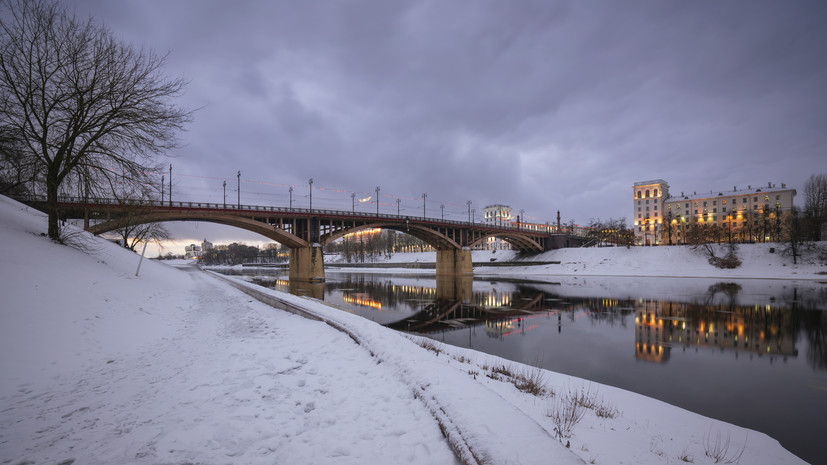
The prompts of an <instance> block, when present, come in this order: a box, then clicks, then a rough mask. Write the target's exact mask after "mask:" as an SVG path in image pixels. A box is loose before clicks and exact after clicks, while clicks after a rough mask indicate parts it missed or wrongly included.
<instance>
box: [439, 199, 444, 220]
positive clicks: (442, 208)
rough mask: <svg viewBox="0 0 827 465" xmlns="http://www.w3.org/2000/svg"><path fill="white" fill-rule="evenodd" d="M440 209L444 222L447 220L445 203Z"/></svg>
mask: <svg viewBox="0 0 827 465" xmlns="http://www.w3.org/2000/svg"><path fill="white" fill-rule="evenodd" d="M439 209H440V210H442V213H440V217H441V218H442V220H443V221H444V220H445V204H444V203H443V204H442V205H440V206H439Z"/></svg>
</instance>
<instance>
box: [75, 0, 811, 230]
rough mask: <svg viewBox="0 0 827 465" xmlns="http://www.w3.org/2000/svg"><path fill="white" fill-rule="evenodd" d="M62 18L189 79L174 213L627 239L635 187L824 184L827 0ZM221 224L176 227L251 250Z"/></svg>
mask: <svg viewBox="0 0 827 465" xmlns="http://www.w3.org/2000/svg"><path fill="white" fill-rule="evenodd" d="M64 3H65V4H66V6H67V7H68V8H69V9H70V10H71V11H74V13H75V14H76V15H78V16H80V17H86V16H89V15H91V16H93V17H94V18H95V19H96V20H98V21H100V22H102V23H103V24H105V25H106V26H107V27H109V28H110V29H111V31H112V32H113V33H114V34H115V35H116V36H117V37H119V38H120V39H122V40H123V41H125V42H127V43H130V44H132V45H134V46H136V47H144V48H146V49H152V50H154V51H157V52H160V53H167V52H168V53H169V55H168V58H167V64H166V67H165V70H166V72H167V74H168V75H169V76H170V77H172V78H174V77H179V76H182V77H184V78H185V79H187V80H188V81H189V84H188V86H187V89H186V93H185V94H184V95H183V96H181V97H180V98H179V99H178V100H176V101H175V103H176V104H178V105H181V106H183V107H186V108H189V109H193V110H195V113H194V115H193V121H192V122H191V123H190V124H189V125H188V126H187V130H186V132H184V133H182V134H181V135H180V142H181V147H180V148H178V149H175V150H174V151H172V152H170V153H169V154H168V157H169V160H168V161H169V162H170V163H171V164H172V165H173V175H172V176H173V200H195V201H207V202H223V198H224V195H225V188H224V186H223V183H224V182H225V181H226V183H227V185H226V197H227V201H228V202H229V203H234V202H237V201H238V198H239V196H240V199H241V203H242V204H254V205H274V206H288V204H289V203H290V193H289V186H293V188H294V190H293V193H292V206H294V207H305V208H306V207H308V206H309V201H310V199H309V191H310V184H309V179H311V178H312V179H313V180H314V182H313V185H312V188H313V206H314V208H330V209H344V210H350V209H351V208H355V209H356V210H362V211H375V209H376V203H375V201H376V198H375V195H376V191H375V188H376V187H377V186H378V187H380V191H379V193H380V196H379V209H380V212H383V213H396V212H397V208H399V211H400V212H401V213H402V214H417V215H419V214H421V213H422V210H423V197H422V195H423V193H426V194H427V197H426V198H425V210H426V214H427V215H428V216H433V217H439V216H440V215H442V214H443V213H444V216H445V218H450V219H467V216H468V211H467V210H468V206H467V201H469V200H470V201H471V202H472V205H471V208H473V209H474V210H475V213H474V216H475V218H477V219H478V218H479V217H480V216H481V215H482V209H483V207H484V206H486V205H490V204H506V205H509V206H511V207H512V209H513V211H514V213H515V214H516V213H518V212H520V211H521V210H524V211H525V213H524V217H525V219H526V220H529V221H536V222H539V223H543V222H546V221H549V222H554V221H556V215H557V211H558V210H559V211H560V215H561V217H562V221H563V222H568V221H570V220H575V221H576V222H577V223H580V224H587V223H588V222H589V221H590V219H593V218H602V219H606V218H610V217H611V218H620V217H625V218H626V220H627V224H630V223H631V222H632V221H633V219H632V214H633V213H632V208H633V207H632V185H633V184H634V183H635V182H637V181H645V180H650V179H663V180H666V181H667V182H668V183H669V185H670V187H671V191H672V193H673V194H674V193H678V192H680V191H687V192H688V191H698V192H703V191H707V190H709V191H712V190H715V191H716V192H717V191H719V190H721V189H724V188H727V189H729V188H731V187H732V186H743V187H745V186H747V185H753V186H755V185H765V184H767V183H768V182H773V183H777V184H778V185H780V184H781V183H786V184H787V185H788V186H790V187H793V188H795V189H797V190H798V193H799V196H798V197H799V198H798V200H797V203H799V204H800V203H801V199H802V197H803V195H802V194H803V186H804V182H805V181H806V179H807V178H808V177H809V176H810V175H811V174H813V173H823V172H827V156H825V154H827V130H825V128H827V85H825V83H826V82H827V59H825V58H827V28H824V27H823V25H824V23H825V22H826V21H827V4H825V3H824V2H820V1H789V2H778V1H774V0H770V1H764V0H757V1H754V0H750V1H729V2H714V1H697V2H660V1H629V2H611V1H602V2H600V1H593V2H579V1H553V0H549V1H545V0H544V1H536V2H535V1H513V2H512V1H509V2H503V1H474V2H458V1H456V2H445V1H438V0H434V1H387V2H386V1H381V2H380V1H373V2H367V1H359V0H353V1H303V2H294V1H269V0H268V1H238V2H224V1H194V0H192V1H174V2H170V1H167V0H164V1H160V0H119V1H117V2H112V1H110V0H77V1H70V0H66V1H65V2H64ZM164 163H165V166H166V160H164ZM238 172H240V173H241V176H240V177H239V176H238ZM167 176H168V174H167ZM239 180H240V182H239ZM158 181H159V183H160V179H159V180H158ZM166 181H167V182H168V177H167V179H166ZM239 185H240V193H239V191H238V190H239V189H238V188H239ZM166 189H168V188H166ZM167 192H168V191H167ZM352 193H355V197H354V198H355V203H356V205H355V207H354V205H353V203H354V202H353V199H352V197H351V194H352ZM360 199H364V200H365V201H364V202H359V200H360ZM397 199H399V203H398V204H397ZM441 205H445V207H444V210H443V209H442V208H441ZM213 228H215V226H212V225H206V224H200V225H193V224H185V225H183V224H178V225H170V226H168V229H169V230H170V231H171V232H172V233H173V235H175V236H176V237H179V238H183V239H185V240H186V238H189V237H192V238H198V239H199V240H200V239H202V238H203V237H202V236H207V237H208V238H209V239H210V240H211V241H212V242H215V243H220V242H223V241H227V240H234V239H238V238H240V239H244V238H248V239H253V238H254V237H256V236H250V235H249V233H246V232H241V231H239V230H234V229H221V230H220V231H221V232H216V231H219V230H217V229H213ZM211 234H212V235H211ZM225 235H228V236H232V237H224V236H225Z"/></svg>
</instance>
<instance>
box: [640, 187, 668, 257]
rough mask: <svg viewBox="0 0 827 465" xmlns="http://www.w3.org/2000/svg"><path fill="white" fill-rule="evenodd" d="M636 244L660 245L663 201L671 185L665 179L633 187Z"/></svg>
mask: <svg viewBox="0 0 827 465" xmlns="http://www.w3.org/2000/svg"><path fill="white" fill-rule="evenodd" d="M632 189H633V196H634V205H635V206H634V212H635V214H634V216H633V218H634V219H635V220H634V228H635V244H637V245H659V244H660V243H661V236H662V232H663V201H664V200H665V199H667V198H669V184H668V183H667V182H666V181H664V180H663V179H654V180H651V181H641V182H636V183H635V185H634V186H633V188H632Z"/></svg>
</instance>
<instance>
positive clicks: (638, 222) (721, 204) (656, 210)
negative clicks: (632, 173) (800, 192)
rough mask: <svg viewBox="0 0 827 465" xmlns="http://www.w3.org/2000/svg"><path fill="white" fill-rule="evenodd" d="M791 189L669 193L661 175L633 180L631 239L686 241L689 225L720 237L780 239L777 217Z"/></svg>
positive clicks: (789, 206) (651, 242) (656, 242)
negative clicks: (645, 179)
mask: <svg viewBox="0 0 827 465" xmlns="http://www.w3.org/2000/svg"><path fill="white" fill-rule="evenodd" d="M795 194H796V191H795V189H791V188H788V187H787V185H786V184H783V183H782V184H781V187H778V186H777V185H775V184H773V183H767V185H766V186H765V187H753V186H747V188H746V189H738V187H737V186H734V187H733V189H732V190H731V191H710V192H709V193H703V194H698V193H697V192H693V193H692V194H691V195H688V194H685V193H684V192H681V194H680V195H675V196H672V195H669V185H668V184H667V183H666V182H665V181H663V180H660V179H658V180H654V181H644V182H637V183H635V184H634V218H635V222H634V225H635V243H636V244H638V245H660V244H686V243H687V242H688V241H689V238H688V234H691V232H692V229H693V228H697V227H703V226H706V227H709V228H710V230H709V231H710V232H711V233H712V236H713V237H717V238H718V240H719V241H722V240H723V241H726V242H753V241H757V242H765V241H774V240H780V236H781V220H782V217H783V215H784V214H785V213H787V212H789V211H790V210H791V209H792V207H793V199H794V197H795Z"/></svg>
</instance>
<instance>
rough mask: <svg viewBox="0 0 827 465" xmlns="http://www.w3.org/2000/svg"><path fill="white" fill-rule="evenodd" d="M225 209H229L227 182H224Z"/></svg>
mask: <svg viewBox="0 0 827 465" xmlns="http://www.w3.org/2000/svg"><path fill="white" fill-rule="evenodd" d="M224 208H225V209H226V208H227V180H226V179H225V180H224Z"/></svg>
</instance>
